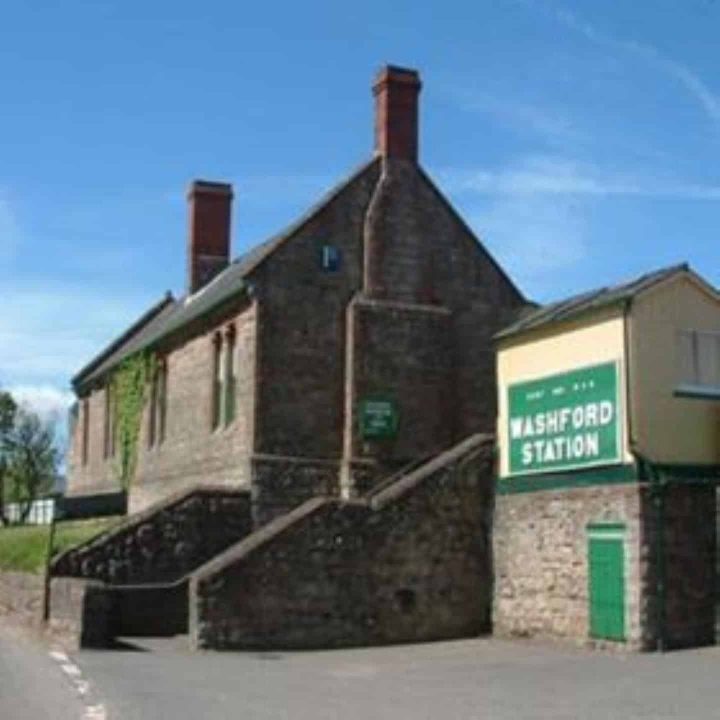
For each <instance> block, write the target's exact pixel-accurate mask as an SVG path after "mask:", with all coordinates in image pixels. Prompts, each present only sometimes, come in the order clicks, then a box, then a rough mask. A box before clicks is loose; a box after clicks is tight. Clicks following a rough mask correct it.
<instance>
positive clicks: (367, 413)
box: [360, 397, 398, 440]
mask: <svg viewBox="0 0 720 720" xmlns="http://www.w3.org/2000/svg"><path fill="white" fill-rule="evenodd" d="M397 429H398V410H397V406H396V404H395V401H394V400H391V399H390V398H386V397H372V398H366V399H365V400H363V401H362V402H361V403H360V433H361V435H362V437H363V439H365V440H373V439H374V440H379V439H382V438H391V437H394V436H395V435H396V434H397Z"/></svg>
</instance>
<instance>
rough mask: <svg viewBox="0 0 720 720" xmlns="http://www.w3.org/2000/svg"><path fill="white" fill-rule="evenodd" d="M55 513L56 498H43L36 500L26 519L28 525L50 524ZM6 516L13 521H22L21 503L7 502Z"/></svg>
mask: <svg viewBox="0 0 720 720" xmlns="http://www.w3.org/2000/svg"><path fill="white" fill-rule="evenodd" d="M54 515H55V498H43V499H42V500H35V502H34V503H33V504H32V506H31V507H30V512H29V514H28V516H27V519H26V520H25V522H26V524H28V525H49V524H50V523H51V522H52V519H53V516H54ZM5 517H6V518H7V519H8V520H9V521H10V522H11V523H16V522H20V505H18V504H17V503H7V504H6V505H5Z"/></svg>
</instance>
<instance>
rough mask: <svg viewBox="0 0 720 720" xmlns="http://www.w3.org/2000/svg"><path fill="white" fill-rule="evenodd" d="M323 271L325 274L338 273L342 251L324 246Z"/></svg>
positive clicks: (332, 246)
mask: <svg viewBox="0 0 720 720" xmlns="http://www.w3.org/2000/svg"><path fill="white" fill-rule="evenodd" d="M322 269H323V270H324V271H325V272H337V271H338V270H339V269H340V249H339V248H336V247H335V246H334V245H323V248H322Z"/></svg>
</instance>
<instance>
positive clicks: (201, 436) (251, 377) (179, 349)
mask: <svg viewBox="0 0 720 720" xmlns="http://www.w3.org/2000/svg"><path fill="white" fill-rule="evenodd" d="M256 321H257V305H256V304H255V303H251V304H250V305H247V303H245V304H244V305H242V306H241V307H240V308H239V309H237V310H236V311H235V312H232V313H230V314H228V315H227V316H226V317H225V318H224V320H223V321H222V322H220V323H217V324H214V325H211V326H210V327H209V328H207V329H206V331H205V332H203V333H202V334H200V335H197V336H195V337H192V338H191V339H189V340H186V341H182V342H180V343H178V344H177V345H176V346H175V347H173V348H172V350H171V351H170V352H169V353H168V354H167V367H168V391H167V428H166V433H165V440H164V441H163V442H160V443H157V444H156V445H155V446H153V447H149V446H148V442H147V438H148V430H147V428H148V419H149V410H148V407H147V404H146V408H145V413H144V419H143V427H142V430H141V440H140V452H139V455H138V467H137V473H136V477H135V479H134V481H133V483H132V485H131V487H130V494H129V510H130V512H137V511H138V510H142V509H143V508H145V507H148V506H149V505H151V504H153V503H155V502H157V501H159V500H161V499H163V498H165V497H167V496H168V495H170V494H173V493H176V492H179V491H181V490H183V489H186V488H190V487H194V486H196V485H201V484H207V485H228V486H232V487H238V488H239V487H245V488H249V486H250V460H249V455H250V453H251V451H252V443H253V428H254V413H255V399H254V398H255V342H256V331H257V325H256ZM231 325H232V326H233V327H234V328H235V337H236V340H235V369H236V370H235V372H236V375H235V377H236V383H235V384H236V396H235V409H236V414H235V419H234V420H233V422H232V423H230V425H228V426H220V427H218V428H216V429H213V428H212V387H213V353H214V344H213V341H214V337H215V333H216V331H220V332H224V331H225V330H227V328H229V327H230V326H231Z"/></svg>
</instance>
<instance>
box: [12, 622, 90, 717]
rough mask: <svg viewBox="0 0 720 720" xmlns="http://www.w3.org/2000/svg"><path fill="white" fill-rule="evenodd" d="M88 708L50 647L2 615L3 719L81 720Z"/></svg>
mask: <svg viewBox="0 0 720 720" xmlns="http://www.w3.org/2000/svg"><path fill="white" fill-rule="evenodd" d="M85 710H86V704H85V702H84V701H83V699H82V696H81V695H80V694H79V693H77V692H76V691H75V689H74V687H73V684H72V683H71V682H69V680H68V677H67V676H66V674H65V673H64V672H63V670H62V669H61V667H60V666H59V664H58V662H57V661H55V660H53V659H52V658H51V657H50V656H49V654H48V648H47V647H45V645H43V644H42V643H41V642H40V641H39V640H37V639H36V638H34V637H33V636H32V635H30V634H29V633H27V632H23V631H21V630H19V629H17V628H14V627H12V626H10V625H8V623H7V621H3V619H2V618H0V718H2V720H38V719H39V718H53V719H57V720H78V718H83V716H84V714H85Z"/></svg>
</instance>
